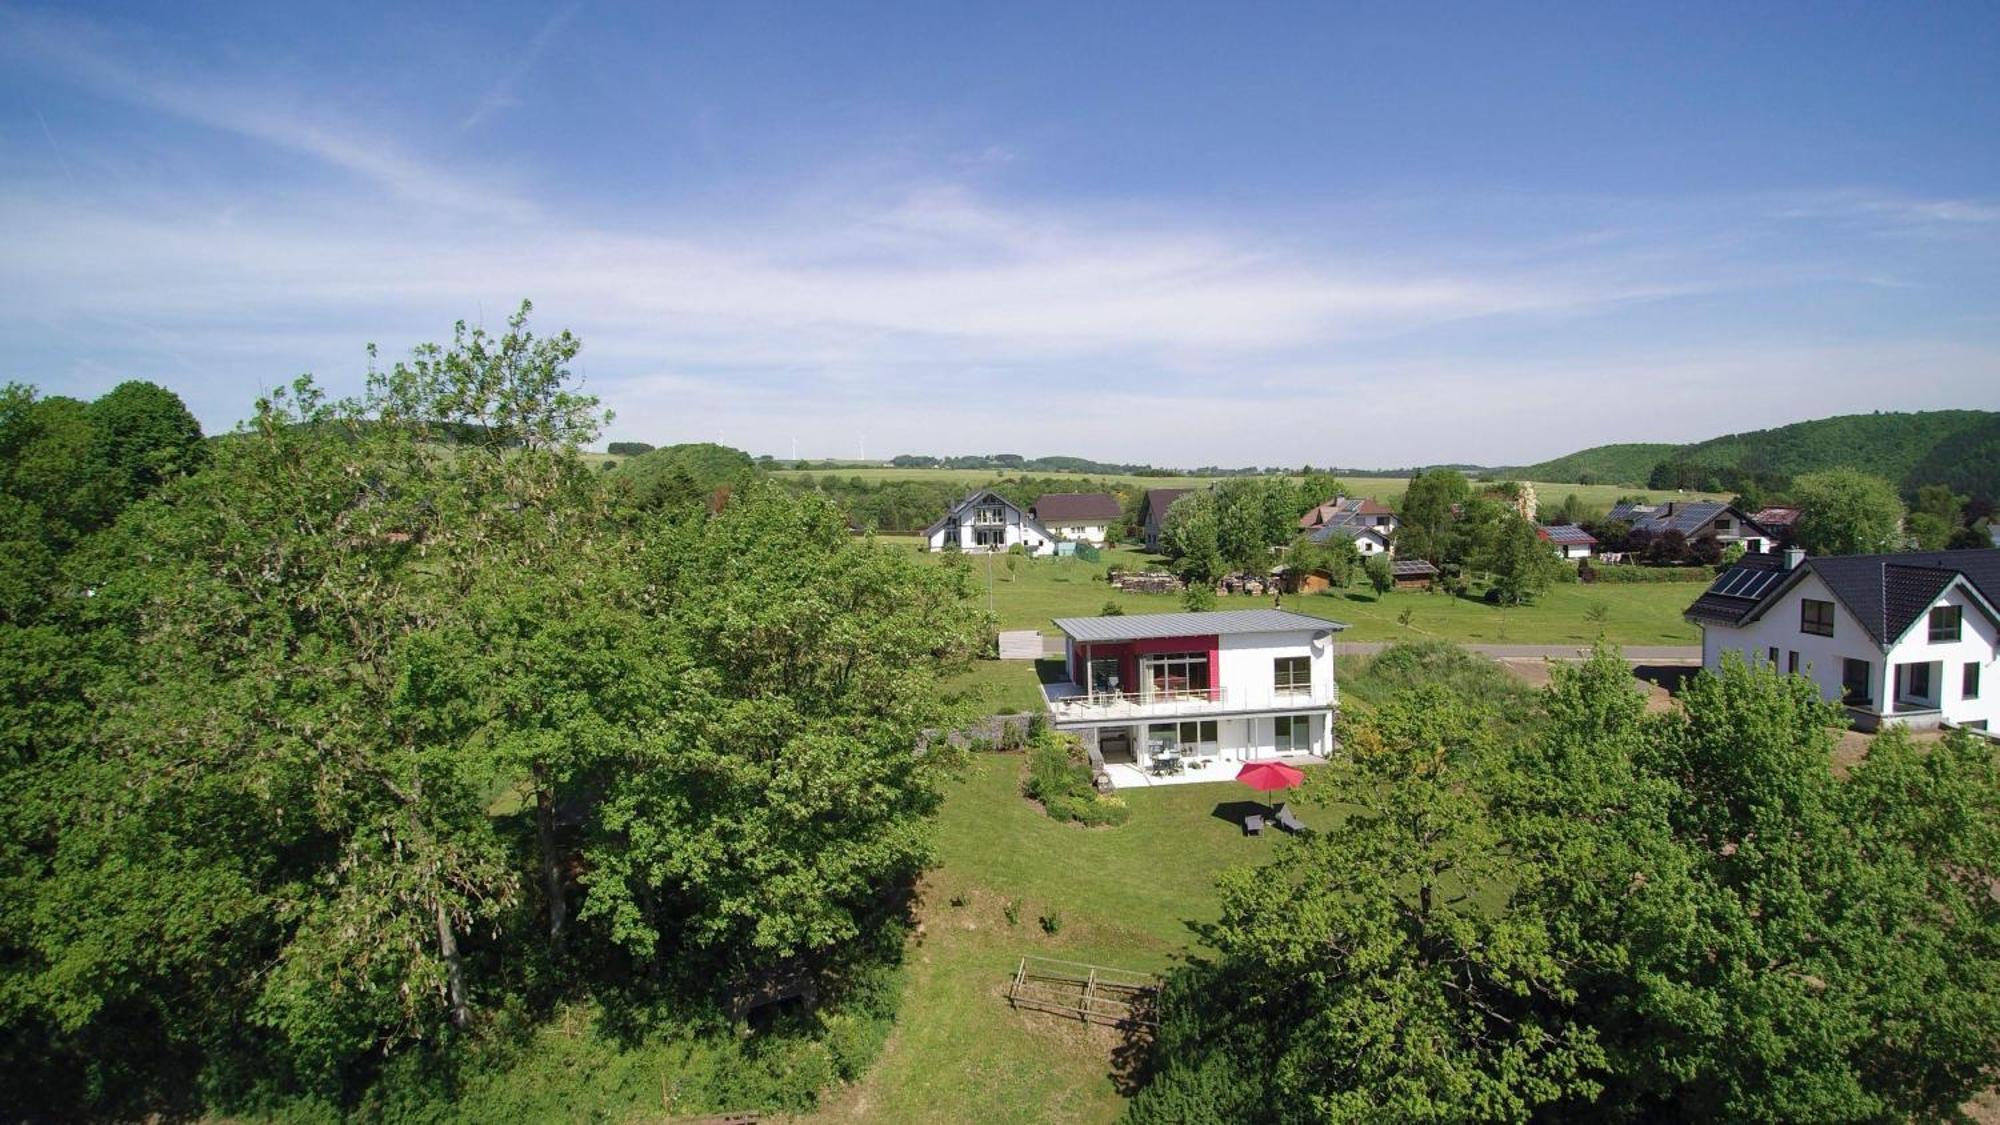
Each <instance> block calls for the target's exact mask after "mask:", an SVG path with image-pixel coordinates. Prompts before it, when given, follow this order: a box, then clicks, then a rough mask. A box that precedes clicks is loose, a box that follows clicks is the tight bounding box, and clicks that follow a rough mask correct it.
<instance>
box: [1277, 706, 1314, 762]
mask: <svg viewBox="0 0 2000 1125" xmlns="http://www.w3.org/2000/svg"><path fill="white" fill-rule="evenodd" d="M1273 725H1274V726H1275V727H1276V728H1277V730H1276V732H1275V737H1274V738H1273V740H1272V744H1273V746H1275V747H1276V749H1277V751H1278V753H1280V754H1310V753H1312V747H1313V736H1312V729H1313V721H1312V716H1311V715H1279V716H1278V717H1277V718H1276V719H1275V720H1273Z"/></svg>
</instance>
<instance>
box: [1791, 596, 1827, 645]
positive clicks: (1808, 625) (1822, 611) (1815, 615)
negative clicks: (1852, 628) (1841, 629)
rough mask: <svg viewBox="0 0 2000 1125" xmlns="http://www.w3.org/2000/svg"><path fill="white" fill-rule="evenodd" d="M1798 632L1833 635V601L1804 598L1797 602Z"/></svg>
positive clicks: (1819, 635) (1817, 635)
mask: <svg viewBox="0 0 2000 1125" xmlns="http://www.w3.org/2000/svg"><path fill="white" fill-rule="evenodd" d="M1799 632H1801V633H1811V634H1812V635H1813V636H1815V637H1831V636H1833V603H1832V602H1822V601H1815V600H1814V599H1812V598H1805V599H1803V600H1801V601H1800V602H1799Z"/></svg>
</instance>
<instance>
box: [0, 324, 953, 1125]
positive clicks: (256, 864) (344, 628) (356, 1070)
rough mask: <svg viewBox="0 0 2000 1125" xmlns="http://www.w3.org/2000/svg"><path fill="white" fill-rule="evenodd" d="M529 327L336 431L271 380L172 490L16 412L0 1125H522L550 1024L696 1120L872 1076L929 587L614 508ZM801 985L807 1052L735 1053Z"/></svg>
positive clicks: (66, 410) (763, 1040) (869, 559)
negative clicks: (673, 1095)
mask: <svg viewBox="0 0 2000 1125" xmlns="http://www.w3.org/2000/svg"><path fill="white" fill-rule="evenodd" d="M525 316H526V309H525V307H524V309H523V311H522V313H521V314H520V315H519V316H517V317H515V318H514V319H513V320H512V321H510V323H509V326H508V330H507V331H506V332H505V333H504V334H501V335H489V334H487V333H486V332H484V331H481V330H467V329H466V328H465V327H464V326H463V325H461V326H460V327H459V329H458V332H457V334H456V335H455V337H454V338H453V340H452V341H451V343H450V344H448V345H444V346H437V345H432V346H426V347H423V348H420V349H418V350H417V351H416V353H415V354H414V355H413V356H412V357H411V359H410V360H408V361H407V362H403V363H398V364H395V365H394V366H393V367H392V368H390V369H389V370H386V371H378V372H377V373H376V374H374V375H373V376H372V377H371V379H370V382H369V385H368V387H367V390H366V392H365V394H364V395H363V396H362V397H360V398H358V399H355V400H351V401H337V402H336V401H329V400H328V399H326V398H325V397H324V396H323V395H322V394H321V393H320V392H319V391H318V390H317V388H316V387H314V386H313V384H312V383H311V382H310V380H301V381H300V382H298V383H297V384H295V385H294V386H293V387H291V388H289V389H287V390H285V391H283V392H280V393H278V394H274V395H272V396H271V397H270V398H268V399H266V400H265V401H263V402H260V403H259V404H258V411H257V416H256V418H255V420H254V421H253V422H252V423H251V424H249V425H248V426H247V427H246V428H245V429H243V430H242V431H241V432H239V433H237V434H234V435H232V436H230V437H228V438H227V439H224V440H221V441H219V442H216V443H213V445H212V446H211V447H210V449H211V450H212V454H213V456H212V459H211V460H209V461H208V462H207V463H205V464H204V463H203V458H202V457H201V456H200V455H199V454H194V453H193V452H192V451H193V450H194V448H195V447H194V446H192V445H190V444H189V443H188V442H187V441H186V440H185V438H186V427H185V426H184V425H179V424H176V423H175V419H174V418H173V416H172V415H173V412H172V411H170V410H166V409H162V408H161V407H162V406H163V404H162V402H161V400H160V399H159V396H157V395H152V394H146V395H139V394H132V393H128V392H127V390H126V388H121V389H120V392H116V393H117V394H118V396H119V398H118V409H117V410H116V411H109V410H107V411H104V412H100V416H101V418H102V419H103V422H102V425H103V432H105V433H110V434H113V435H114V436H115V440H110V439H105V438H102V437H100V436H98V431H95V430H93V428H92V426H91V424H90V418H89V416H88V415H89V412H88V411H86V410H85V409H84V408H82V407H81V405H80V404H69V403H67V402H66V400H35V399H34V398H33V396H32V395H31V394H29V393H28V392H26V391H23V390H21V389H18V388H10V389H9V391H8V392H7V394H6V397H5V399H4V410H0V444H4V446H5V449H6V451H7V452H8V453H9V454H10V456H9V458H8V460H7V462H6V464H7V467H8V476H7V478H6V479H5V481H4V482H0V483H4V485H5V499H4V503H5V507H4V509H0V510H4V511H5V512H6V513H8V518H9V520H10V523H9V525H8V536H9V538H10V539H11V538H17V537H18V538H20V539H21V540H22V541H24V542H31V543H38V544H40V545H41V550H40V552H39V553H38V554H36V555H35V556H34V557H33V558H32V559H29V560H26V561H25V562H22V563H21V565H15V564H16V563H17V561H20V560H15V559H12V558H10V559H9V560H8V563H9V571H8V584H9V586H10V587H13V588H18V589H21V590H24V591H27V592H28V593H29V594H30V595H32V596H26V597H23V598H21V599H18V600H17V601H16V602H15V603H14V608H13V609H11V610H10V611H9V613H8V614H7V615H6V616H5V617H4V618H0V660H4V661H5V662H6V667H5V672H6V676H5V678H6V681H7V683H8V684H9V689H8V693H7V694H6V695H5V696H3V697H0V705H4V707H5V713H4V714H0V731H4V732H5V742H4V750H5V755H4V757H0V787H4V791H5V792H6V793H7V794H8V800H7V801H5V802H4V803H0V817H4V821H0V1107H5V1109H6V1111H7V1112H8V1113H10V1114H11V1113H15V1112H19V1113H26V1114H30V1115H38V1116H57V1117H70V1116H84V1115H104V1116H116V1117H137V1116H143V1115H145V1114H148V1113H153V1112H165V1113H172V1114H180V1113H200V1112H205V1111H220V1112H237V1111H257V1110H269V1111H275V1110H278V1109H281V1108H284V1107H290V1108H291V1109H295V1110H298V1111H300V1112H305V1111H306V1110H307V1109H309V1108H310V1107H314V1106H317V1107H320V1108H321V1109H322V1110H325V1111H327V1112H341V1111H354V1112H358V1113H362V1114H364V1115H367V1116H386V1115H393V1116H426V1117H429V1116H445V1115H447V1114H448V1111H449V1109H450V1106H451V1104H452V1102H453V1101H454V1099H456V1098H458V1097H459V1096H460V1095H461V1094H464V1095H466V1096H468V1097H470V1098H472V1099H473V1101H474V1102H476V1103H478V1104H481V1105H484V1106H486V1107H487V1110H488V1112H490V1113H491V1115H492V1116H493V1117H510V1116H518V1115H521V1114H522V1113H524V1112H528V1108H527V1105H528V1103H525V1102H521V1103H516V1104H512V1105H509V1104H508V1102H509V1101H510V1100H512V1099H515V1098H525V1097H546V1096H547V1092H546V1091H539V1092H538V1091H535V1090H534V1089H532V1087H531V1086H529V1087H522V1086H519V1085H517V1084H513V1083H511V1082H510V1081H509V1080H508V1079H507V1077H506V1072H507V1070H508V1069H509V1067H511V1066H514V1065H516V1064H517V1062H518V1063H519V1064H520V1065H526V1063H525V1062H520V1060H523V1059H525V1058H527V1057H528V1056H529V1054H531V1052H526V1053H524V1052H523V1051H522V1050H521V1045H522V1044H523V1042H524V1041H528V1040H532V1039H533V1038H534V1037H535V1036H537V1035H539V1034H540V1029H542V1028H543V1027H544V1026H545V1022H546V1021H547V1020H548V1019H550V1018H552V1017H553V1013H555V1012H556V1011H557V1010H558V1009H563V1010H568V1009H570V1008H572V1007H578V1008H581V1009H583V1010H588V1011H591V1012H594V1013H596V1018H597V1019H598V1020H600V1021H601V1022H602V1024H603V1025H604V1030H603V1032H602V1034H601V1035H599V1034H598V1033H595V1032H594V1033H593V1039H597V1040H601V1041H602V1043H604V1044H609V1043H612V1042H616V1041H620V1040H623V1041H625V1042H627V1043H628V1044H630V1043H650V1044H653V1045H654V1047H655V1048H656V1049H657V1050H658V1051H659V1052H661V1053H660V1054H659V1055H658V1056H657V1058H658V1059H659V1060H662V1061H661V1063H660V1065H662V1066H666V1067H668V1069H672V1066H673V1064H672V1062H671V1060H672V1059H673V1058H676V1057H678V1058H680V1059H682V1061H683V1062H685V1063H686V1065H687V1066H688V1067H689V1068H691V1070H690V1073H689V1074H688V1075H684V1076H683V1077H687V1078H688V1079H689V1081H690V1083H692V1085H693V1087H698V1089H697V1091H696V1093H694V1094H691V1095H688V1096H687V1097H686V1098H685V1099H684V1100H683V1102H682V1103H681V1104H683V1105H685V1106H686V1107H688V1108H692V1109H697V1110H699V1109H709V1110H715V1109H737V1108H745V1105H744V1104H743V1103H742V1102H740V1101H738V1099H746V1098H747V1099H750V1105H751V1106H755V1105H771V1106H785V1107H790V1108H801V1107H803V1106H804V1105H805V1104H807V1103H809V1102H810V1099H811V1098H812V1096H813V1092H814V1090H815V1089H816V1088H817V1086H818V1085H820V1084H822V1083H823V1082H824V1081H828V1080H831V1079H832V1078H838V1077H841V1076H843V1075H847V1074H851V1073H852V1072H853V1070H854V1069H855V1068H856V1067H858V1066H860V1065H862V1063H863V1062H864V1061H865V1058H866V1057H868V1056H869V1055H870V1054H872V1050H873V1047H872V1046H870V1044H871V1043H879V1040H880V1029H881V1028H882V1027H883V1026H885V1022H886V1021H885V1020H884V1019H882V1018H881V1016H882V1013H881V1012H880V1006H881V1005H882V1004H883V1003H884V1000H883V997H884V996H885V995H886V993H885V991H884V988H885V986H884V985H883V984H882V983H881V982H882V981H883V980H884V979H885V978H884V976H883V974H884V973H886V972H889V971H892V970H891V966H892V965H893V962H894V960H895V958H896V955H897V952H898V950H899V949H900V947H901V934H902V925H901V921H900V902H901V899H902V896H903V895H904V894H905V893H906V891H907V888H908V887H909V885H910V884H911V882H912V881H913V879H914V877H915V875H916V874H917V873H918V871H919V870H920V869H921V868H922V867H923V866H924V865H925V863H926V862H927V861H928V856H929V848H930V823H931V813H932V811H933V810H934V809H935V807H936V804H937V801H938V782H939V779H940V778H941V776H942V775H943V774H944V773H945V772H946V771H948V770H949V769H950V768H951V765H952V761H953V755H952V753H951V752H950V750H949V749H948V748H947V747H944V746H942V745H938V744H934V742H933V741H932V740H931V739H929V738H928V736H927V734H926V732H929V731H933V730H936V729H941V728H942V727H944V726H945V725H947V724H949V723H950V722H952V721H953V720H954V719H956V718H957V717H958V716H956V715H955V713H954V712H953V711H952V710H951V709H950V708H948V707H946V706H945V705H943V704H942V703H941V702H940V700H941V699H943V697H944V693H943V692H942V691H941V690H940V684H941V683H942V677H943V676H945V675H947V674H950V673H953V672H956V671H957V670H959V669H961V668H962V667H963V666H964V664H965V663H966V658H967V657H968V655H969V653H970V652H971V651H972V649H973V647H974V645H975V643H976V641H977V639H978V637H979V636H980V635H981V634H982V632H983V622H982V620H981V619H980V617H979V615H977V614H976V613H974V612H972V610H971V609H970V606H969V604H968V599H967V591H968V588H969V583H968V581H967V578H966V575H965V573H964V570H963V568H962V567H961V568H955V567H937V566H929V565H923V564H921V563H919V562H918V561H917V560H914V559H912V558H910V557H908V556H907V555H906V554H905V553H902V552H897V551H892V550H890V549H888V548H885V547H881V546H878V545H876V544H874V543H873V542H871V541H869V540H865V539H864V540H857V539H855V538H854V537H853V536H851V535H850V534H849V533H848V530H847V528H846V525H845V522H844V520H843V519H842V517H841V515H840V513H839V512H838V510H837V509H836V508H834V506H833V505H832V504H830V503H828V502H826V501H825V500H823V499H818V498H812V497H803V498H802V497H798V496H795V495H793V494H791V493H790V492H788V491H786V490H784V489H781V488H779V487H778V486H776V485H772V484H768V483H761V482H756V481H754V480H746V481H745V483H744V484H743V485H742V486H741V487H739V488H737V489H736V490H735V491H734V492H733V493H732V494H731V495H729V496H728V497H727V503H725V504H714V503H712V502H711V503H703V502H702V501H703V500H711V499H712V498H711V496H710V495H707V494H701V495H695V496H684V495H676V494H675V493H674V491H673V490H665V491H664V492H662V493H659V494H654V495H649V496H643V497H642V496H637V495H635V494H634V492H633V491H632V490H631V489H629V488H627V487H615V486H610V485H608V484H607V481H608V480H610V479H611V478H612V477H614V476H615V474H603V473H594V472H591V471H589V470H588V467H587V465H586V464H585V462H584V461H583V460H582V459H581V458H580V457H579V456H578V453H577V450H578V447H579V445H581V444H582V443H583V442H585V441H588V440H589V439H590V438H591V437H593V436H594V435H595V433H596V431H597V428H598V425H599V423H600V412H599V411H598V409H597V405H596V402H595V400H592V399H589V398H586V397H582V396H579V395H577V394H575V393H573V392H571V391H570V390H569V389H568V382H569V373H568V363H569V361H570V360H571V358H572V357H573V356H574V355H575V354H576V350H577V347H578V345H577V342H576V341H575V340H574V338H572V337H570V336H569V335H568V334H567V333H564V334H559V335H557V336H555V337H550V338H537V337H535V336H534V335H532V334H531V333H529V332H528V330H527V328H526V326H525ZM164 405H173V404H164ZM183 413H184V412H183ZM147 419H156V420H160V419H163V420H165V422H166V423H167V424H164V425H153V424H151V423H149V422H148V421H146V420H147ZM446 438H448V439H449V440H444V439H446ZM94 450H101V451H103V453H102V455H101V456H99V457H96V458H95V459H94V458H93V456H92V455H91V454H92V451H94ZM663 452H664V451H663ZM691 460H692V461H693V462H694V463H701V462H702V461H704V460H716V461H720V460H733V459H728V458H712V457H708V456H707V454H706V452H705V451H698V452H697V453H696V454H695V455H694V456H693V457H692V458H691ZM100 469H101V470H102V472H100V471H99V470H100ZM153 481H158V482H159V483H158V484H157V485H152V484H151V482H153ZM106 482H108V485H107V484H106ZM121 488H125V489H130V490H135V491H136V492H138V493H139V494H140V495H141V496H142V498H141V499H139V500H138V501H137V502H136V503H133V504H131V505H130V506H127V507H125V508H124V509H123V510H122V512H121V511H118V510H117V507H118V498H119V497H120V496H122V495H124V493H122V492H121V491H120V489H121ZM114 517H115V518H114ZM798 980H804V981H811V982H817V984H818V985H819V989H820V995H821V996H822V998H823V1000H824V1001H825V1007H824V1009H823V1011H822V1012H821V1013H820V1014H817V1015H813V1016H811V1017H808V1018H805V1019H803V1020H794V1021H780V1024H779V1025H778V1026H776V1027H774V1028H773V1030H772V1032H771V1033H770V1034H769V1035H765V1036H753V1037H751V1038H749V1039H747V1040H738V1039H736V1037H735V1036H734V1035H732V1034H730V1032H729V1010H730V1009H729V1005H730V1003H731V1000H732V998H733V997H737V996H741V995H745V994H748V993H751V992H754V991H755V990H757V989H758V988H759V987H761V986H763V985H765V984H768V983H771V982H784V981H798ZM870 1012H873V1013H874V1014H872V1015H871V1014H869V1013H870ZM868 1029H873V1030H868ZM840 1036H856V1037H857V1038H853V1039H852V1041H845V1040H840V1039H839V1037H840ZM649 1049H652V1048H649ZM595 1050H597V1051H598V1052H599V1053H600V1055H602V1054H604V1053H606V1052H611V1053H615V1052H613V1051H612V1049H611V1048H610V1047H609V1046H600V1047H598V1048H595ZM510 1060H512V1061H510ZM815 1060H817V1061H815ZM704 1068H705V1069H704ZM654 1069H655V1070H657V1069H658V1068H657V1067H656V1068H654ZM693 1071H702V1072H703V1073H707V1074H709V1075H710V1077H709V1078H700V1077H699V1076H698V1075H696V1074H694V1073H693ZM649 1084H650V1083H649ZM482 1091H483V1092H482ZM701 1091H706V1092H705V1093H703V1092H701ZM607 1096H608V1095H607ZM659 1096H660V1095H659V1091H658V1090H657V1089H655V1090H654V1091H653V1092H652V1095H651V1097H652V1099H653V1104H654V1105H656V1106H657V1104H658V1102H657V1098H658V1097H659ZM482 1098H483V1099H485V1100H484V1101H481V1100H480V1099H482ZM496 1099H497V1100H496ZM717 1103H720V1104H717ZM489 1119H491V1118H489Z"/></svg>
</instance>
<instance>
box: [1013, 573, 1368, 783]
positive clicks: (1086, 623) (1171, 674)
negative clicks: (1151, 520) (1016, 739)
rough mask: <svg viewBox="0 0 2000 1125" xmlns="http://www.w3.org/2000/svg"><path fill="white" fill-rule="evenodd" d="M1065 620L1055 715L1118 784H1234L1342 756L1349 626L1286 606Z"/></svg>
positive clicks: (1052, 700) (1050, 690) (1052, 686)
mask: <svg viewBox="0 0 2000 1125" xmlns="http://www.w3.org/2000/svg"><path fill="white" fill-rule="evenodd" d="M1055 624H1056V628H1058V629H1060V630H1061V631H1062V634H1063V659H1064V667H1065V668H1066V670H1067V673H1068V679H1067V680H1065V681H1062V682H1058V683H1048V684H1043V685H1042V693H1043V698H1044V700H1045V701H1046V702H1047V704H1048V708H1049V716H1050V718H1051V720H1052V721H1053V723H1054V725H1055V727H1056V728H1057V729H1058V730H1064V731H1073V732H1076V733H1078V734H1080V735H1082V736H1083V738H1084V742H1085V745H1086V746H1087V747H1089V748H1090V751H1091V758H1092V761H1093V764H1094V765H1096V766H1097V767H1098V769H1099V770H1100V771H1101V772H1102V773H1103V774H1105V775H1106V776H1108V777H1110V778H1111V780H1112V783H1113V784H1115V785H1145V784H1160V783H1164V782H1171V781H1227V780H1228V779H1230V778H1231V777H1234V776H1235V769H1234V768H1233V767H1234V764H1235V763H1239V762H1247V761H1253V760H1260V759H1273V758H1277V759H1283V760H1285V761H1289V762H1293V763H1299V762H1317V761H1322V760H1324V759H1325V757H1326V755H1327V754H1328V753H1329V752H1331V750H1332V749H1333V720H1334V713H1335V710H1336V709H1337V708H1338V707H1339V704H1340V693H1339V689H1338V687H1337V686H1336V684H1335V683H1334V669H1333V638H1334V634H1336V633H1337V632H1339V631H1340V630H1342V629H1345V628H1346V627H1347V626H1345V625H1342V624H1340V623H1338V622H1334V621H1327V620H1324V619H1322V618H1318V617H1308V616H1306V615H1305V614H1302V613H1293V612H1291V611H1289V610H1281V609H1251V610H1229V611H1223V612H1215V613H1144V614H1129V615H1126V616H1122V617H1065V618H1060V619H1058V620H1057V621H1056V623H1055ZM1162 756H1167V757H1170V758H1171V760H1172V762H1173V766H1174V768H1173V769H1172V770H1171V771H1170V772H1169V771H1163V770H1161V769H1160V768H1159V763H1158V762H1156V759H1157V758H1160V757H1162Z"/></svg>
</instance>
